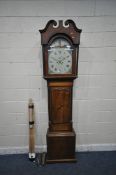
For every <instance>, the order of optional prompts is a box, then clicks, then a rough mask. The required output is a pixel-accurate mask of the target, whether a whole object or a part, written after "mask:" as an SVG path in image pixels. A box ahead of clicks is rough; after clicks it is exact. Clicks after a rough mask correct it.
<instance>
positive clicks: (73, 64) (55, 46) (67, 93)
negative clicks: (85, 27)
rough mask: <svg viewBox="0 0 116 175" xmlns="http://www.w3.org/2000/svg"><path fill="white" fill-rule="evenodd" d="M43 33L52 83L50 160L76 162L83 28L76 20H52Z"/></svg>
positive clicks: (45, 68)
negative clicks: (75, 104) (76, 87)
mask: <svg viewBox="0 0 116 175" xmlns="http://www.w3.org/2000/svg"><path fill="white" fill-rule="evenodd" d="M39 31H40V33H41V44H42V48H43V74H44V79H46V80H47V84H48V112H49V128H48V131H47V134H46V138H47V160H46V161H47V163H54V162H75V161H76V158H75V140H76V135H75V131H74V129H73V125H72V88H73V80H74V79H75V78H76V77H77V67H78V53H79V43H80V33H81V30H80V29H78V28H77V27H76V25H75V23H74V22H73V21H72V20H67V21H65V22H63V21H62V20H60V21H59V22H58V24H57V22H56V21H54V20H50V21H49V22H48V23H47V25H46V27H45V28H44V29H43V30H39Z"/></svg>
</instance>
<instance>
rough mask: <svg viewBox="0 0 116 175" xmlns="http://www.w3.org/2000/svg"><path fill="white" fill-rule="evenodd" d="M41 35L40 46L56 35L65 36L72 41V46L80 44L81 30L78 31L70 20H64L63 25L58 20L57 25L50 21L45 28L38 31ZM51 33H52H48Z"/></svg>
mask: <svg viewBox="0 0 116 175" xmlns="http://www.w3.org/2000/svg"><path fill="white" fill-rule="evenodd" d="M39 31H40V33H41V44H42V45H44V44H47V43H48V42H49V40H50V39H51V38H52V37H53V36H54V35H57V34H62V35H64V34H65V35H67V36H68V37H70V39H71V40H72V42H73V44H76V45H79V44H80V33H81V31H82V30H81V29H78V28H77V27H76V25H75V23H74V21H72V20H71V19H68V20H66V21H65V22H64V23H63V21H62V20H59V24H58V23H57V22H56V21H55V20H50V21H49V22H48V23H47V25H46V27H45V28H44V29H42V30H39ZM50 31H52V32H50Z"/></svg>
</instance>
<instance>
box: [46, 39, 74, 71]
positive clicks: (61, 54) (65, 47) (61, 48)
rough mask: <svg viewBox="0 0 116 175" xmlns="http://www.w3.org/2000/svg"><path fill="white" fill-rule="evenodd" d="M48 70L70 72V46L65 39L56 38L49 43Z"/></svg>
mask: <svg viewBox="0 0 116 175" xmlns="http://www.w3.org/2000/svg"><path fill="white" fill-rule="evenodd" d="M48 70H49V74H71V73H72V48H71V45H70V43H69V42H68V41H67V40H66V39H63V38H58V39H56V40H54V41H53V42H52V44H51V45H50V49H49V52H48Z"/></svg>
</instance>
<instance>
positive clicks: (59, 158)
mask: <svg viewBox="0 0 116 175" xmlns="http://www.w3.org/2000/svg"><path fill="white" fill-rule="evenodd" d="M75 137H76V135H75V132H74V130H73V131H70V132H63V131H62V132H50V131H49V130H48V132H47V156H46V162H47V163H57V162H76V158H75Z"/></svg>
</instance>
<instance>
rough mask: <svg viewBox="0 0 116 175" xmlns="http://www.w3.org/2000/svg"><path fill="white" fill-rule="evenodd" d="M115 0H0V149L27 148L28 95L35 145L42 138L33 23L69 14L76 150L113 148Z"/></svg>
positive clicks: (43, 92) (41, 85) (42, 97)
mask: <svg viewBox="0 0 116 175" xmlns="http://www.w3.org/2000/svg"><path fill="white" fill-rule="evenodd" d="M115 9H116V1H115V0H110V1H109V0H59V1H56V0H43V1H42V0H41V1H40V0H38V1H37V0H33V1H28V0H25V1H23V0H20V1H18V0H17V1H16V0H14V1H13V0H12V1H11V0H4V1H0V153H1V154H5V153H14V152H18V153H20V152H27V151H28V108H27V105H28V99H29V98H33V100H34V104H35V112H36V145H37V148H38V146H39V148H40V147H43V145H45V144H46V138H45V135H46V130H47V125H48V113H47V112H48V110H47V86H46V81H45V80H43V78H42V53H41V52H42V51H41V43H40V34H39V32H38V30H39V29H43V28H44V27H45V25H46V23H47V21H48V20H50V19H54V20H59V19H63V20H66V19H72V20H74V21H75V23H76V25H77V27H78V28H80V29H82V34H81V43H80V55H79V72H78V79H76V81H75V83H74V98H73V121H74V128H75V131H76V134H77V149H78V150H113V149H114V150H116V10H115Z"/></svg>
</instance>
